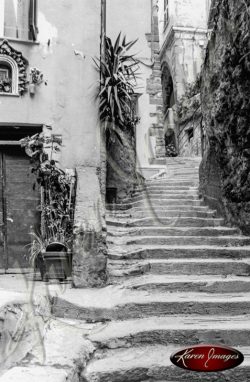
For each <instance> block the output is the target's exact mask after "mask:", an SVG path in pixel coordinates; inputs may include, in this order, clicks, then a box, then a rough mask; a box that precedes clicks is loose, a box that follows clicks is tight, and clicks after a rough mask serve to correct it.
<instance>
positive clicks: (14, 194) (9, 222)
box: [0, 146, 40, 270]
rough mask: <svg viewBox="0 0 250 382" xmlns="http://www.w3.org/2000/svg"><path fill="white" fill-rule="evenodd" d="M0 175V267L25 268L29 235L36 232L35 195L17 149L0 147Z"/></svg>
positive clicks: (25, 161) (23, 156)
mask: <svg viewBox="0 0 250 382" xmlns="http://www.w3.org/2000/svg"><path fill="white" fill-rule="evenodd" d="M0 172H1V181H0V209H1V211H0V227H1V235H0V267H1V268H4V269H17V270H18V269H20V268H21V269H22V268H28V267H29V263H28V261H27V258H26V255H27V252H28V248H27V244H29V243H30V241H31V236H30V232H31V231H34V232H38V230H39V225H40V224H39V223H40V213H39V211H38V206H39V194H38V191H36V190H34V189H33V184H34V177H33V175H32V174H31V172H30V162H29V158H28V156H27V155H26V154H25V152H24V150H23V149H22V148H21V147H18V146H10V147H0Z"/></svg>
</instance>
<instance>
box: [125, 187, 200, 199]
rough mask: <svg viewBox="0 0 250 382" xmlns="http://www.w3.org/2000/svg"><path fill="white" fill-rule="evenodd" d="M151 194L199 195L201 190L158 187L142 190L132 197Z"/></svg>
mask: <svg viewBox="0 0 250 382" xmlns="http://www.w3.org/2000/svg"><path fill="white" fill-rule="evenodd" d="M147 195H149V196H151V195H160V196H162V195H164V196H166V195H179V196H187V195H193V196H198V195H199V192H198V190H197V189H196V190H190V189H187V190H159V189H158V188H157V189H155V190H145V191H142V192H138V193H136V194H134V195H133V196H132V199H134V198H137V197H138V196H147Z"/></svg>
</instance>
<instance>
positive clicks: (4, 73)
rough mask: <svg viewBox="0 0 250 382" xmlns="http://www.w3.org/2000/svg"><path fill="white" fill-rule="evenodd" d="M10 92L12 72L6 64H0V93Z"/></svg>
mask: <svg viewBox="0 0 250 382" xmlns="http://www.w3.org/2000/svg"><path fill="white" fill-rule="evenodd" d="M11 92H12V70H11V67H10V66H9V65H8V64H5V63H0V93H11Z"/></svg>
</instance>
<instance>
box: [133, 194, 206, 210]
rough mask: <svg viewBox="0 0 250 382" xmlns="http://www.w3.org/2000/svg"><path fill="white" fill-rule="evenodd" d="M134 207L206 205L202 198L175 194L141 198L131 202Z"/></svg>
mask: <svg viewBox="0 0 250 382" xmlns="http://www.w3.org/2000/svg"><path fill="white" fill-rule="evenodd" d="M131 205H132V207H139V206H148V207H150V206H151V205H152V206H161V207H162V208H164V207H165V206H169V205H171V206H175V205H176V206H178V205H179V206H186V207H188V206H197V207H198V206H202V205H204V201H203V200H202V199H190V198H188V199H183V198H182V199H176V197H175V196H173V197H168V198H150V199H149V198H145V199H143V200H139V201H137V202H131Z"/></svg>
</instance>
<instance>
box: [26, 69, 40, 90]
mask: <svg viewBox="0 0 250 382" xmlns="http://www.w3.org/2000/svg"><path fill="white" fill-rule="evenodd" d="M42 82H43V73H42V72H41V71H40V70H39V69H37V68H31V69H30V84H29V91H30V94H31V95H34V94H35V92H36V86H37V85H40V84H41V83H42Z"/></svg>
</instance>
